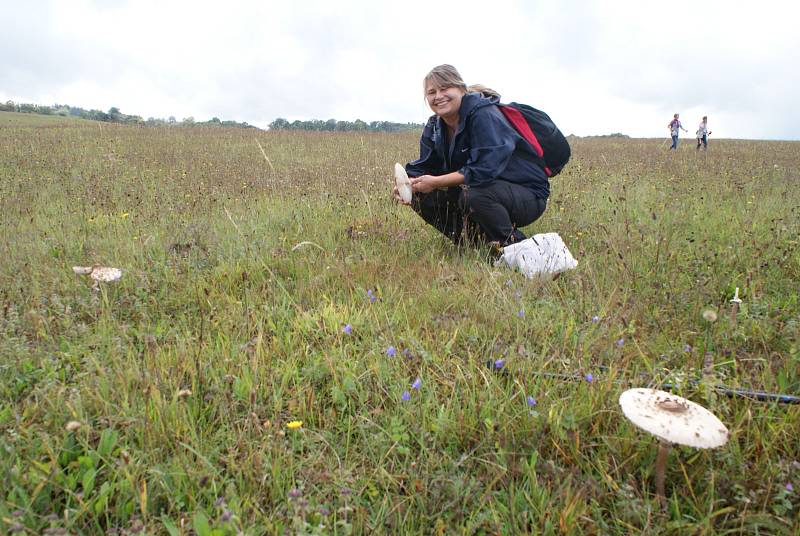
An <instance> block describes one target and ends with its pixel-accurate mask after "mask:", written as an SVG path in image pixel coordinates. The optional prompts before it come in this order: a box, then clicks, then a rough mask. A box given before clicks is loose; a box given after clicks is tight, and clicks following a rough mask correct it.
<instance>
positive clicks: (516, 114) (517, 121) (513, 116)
mask: <svg viewBox="0 0 800 536" xmlns="http://www.w3.org/2000/svg"><path fill="white" fill-rule="evenodd" d="M499 108H500V111H501V112H503V115H504V116H505V118H506V119H508V122H509V123H511V126H513V127H514V129H515V130H516V131H517V132H519V134H520V136H522V137H523V138H525V141H527V142H528V143H530V144H531V146H532V147H533V150H534V151H535V152H536V155H537V156H538V157H539V158H542V157H543V156H544V150H543V149H542V145H541V144H540V143H539V140H537V139H536V135H535V134H534V133H533V131H532V130H531V127H530V126H529V125H528V122H527V121H525V118H524V117H523V116H522V113H521V112H520V111H519V110H517V109H516V108H513V107H511V106H500V107H499Z"/></svg>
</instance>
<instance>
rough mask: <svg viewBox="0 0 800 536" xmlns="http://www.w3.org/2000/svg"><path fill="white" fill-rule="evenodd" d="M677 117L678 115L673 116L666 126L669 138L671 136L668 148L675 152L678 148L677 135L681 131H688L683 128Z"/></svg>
mask: <svg viewBox="0 0 800 536" xmlns="http://www.w3.org/2000/svg"><path fill="white" fill-rule="evenodd" d="M679 115H680V114H675V116H674V117H673V118H672V121H670V122H669V123H668V124H667V127H668V128H669V134H670V136H672V145H671V146H670V149H676V150H677V148H678V134H679V133H680V131H681V130H683V131H684V132H689V131H688V130H686V129H685V128H683V125H681V121H680V119H678V116H679Z"/></svg>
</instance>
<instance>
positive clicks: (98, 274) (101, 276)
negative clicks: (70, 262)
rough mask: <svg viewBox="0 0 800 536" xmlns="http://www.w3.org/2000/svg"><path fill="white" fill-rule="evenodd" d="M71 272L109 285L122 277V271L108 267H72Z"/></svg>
mask: <svg viewBox="0 0 800 536" xmlns="http://www.w3.org/2000/svg"><path fill="white" fill-rule="evenodd" d="M72 271H73V272H75V273H76V274H78V275H88V276H89V277H91V278H92V279H94V280H95V281H102V282H104V283H109V282H111V281H117V280H118V279H119V278H121V277H122V270H120V269H119V268H110V267H108V266H73V267H72Z"/></svg>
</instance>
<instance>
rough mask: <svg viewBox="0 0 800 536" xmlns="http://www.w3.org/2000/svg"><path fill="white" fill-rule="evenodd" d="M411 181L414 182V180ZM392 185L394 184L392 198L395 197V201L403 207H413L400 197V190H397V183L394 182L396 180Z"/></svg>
mask: <svg viewBox="0 0 800 536" xmlns="http://www.w3.org/2000/svg"><path fill="white" fill-rule="evenodd" d="M411 180H412V181H413V180H414V179H411ZM392 184H394V187H393V188H392V196H393V197H394V200H395V201H397V202H398V203H400V204H401V205H406V206H411V203H407V202H405V201H404V200H403V198H402V197H400V190H398V189H397V183H396V182H394V180H392Z"/></svg>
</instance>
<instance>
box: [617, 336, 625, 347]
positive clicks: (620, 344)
mask: <svg viewBox="0 0 800 536" xmlns="http://www.w3.org/2000/svg"><path fill="white" fill-rule="evenodd" d="M623 344H625V339H624V338H623V337H620V338H619V339H618V340H617V348H619V347H621V346H622V345H623Z"/></svg>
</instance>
